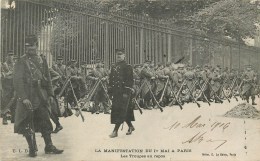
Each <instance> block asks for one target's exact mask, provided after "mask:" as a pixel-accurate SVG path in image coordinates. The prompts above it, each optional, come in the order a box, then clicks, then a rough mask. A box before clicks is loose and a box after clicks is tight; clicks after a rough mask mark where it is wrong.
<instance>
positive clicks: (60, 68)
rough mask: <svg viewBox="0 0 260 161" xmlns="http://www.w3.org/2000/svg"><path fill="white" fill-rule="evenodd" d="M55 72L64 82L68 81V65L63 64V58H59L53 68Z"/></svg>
mask: <svg viewBox="0 0 260 161" xmlns="http://www.w3.org/2000/svg"><path fill="white" fill-rule="evenodd" d="M52 68H53V70H54V71H55V72H57V73H59V75H60V76H61V78H62V80H65V79H66V77H67V76H66V65H64V64H63V58H62V56H57V61H56V64H54V65H53V66H52Z"/></svg>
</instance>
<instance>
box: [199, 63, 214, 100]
mask: <svg viewBox="0 0 260 161" xmlns="http://www.w3.org/2000/svg"><path fill="white" fill-rule="evenodd" d="M210 73H211V72H210V69H209V67H208V65H204V68H203V70H202V71H201V73H200V75H201V82H200V83H201V84H204V83H205V87H204V89H203V90H204V94H205V96H206V97H207V99H208V101H210V102H212V100H211V99H210V87H209V84H208V83H207V82H209V81H210V80H209V75H210ZM203 101H204V102H206V100H205V99H203Z"/></svg>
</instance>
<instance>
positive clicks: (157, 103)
mask: <svg viewBox="0 0 260 161" xmlns="http://www.w3.org/2000/svg"><path fill="white" fill-rule="evenodd" d="M145 83H146V85H147V87H148V89H149V91H150V92H151V95H152V97H153V99H154V101H155V103H156V105H157V106H158V108H159V109H160V110H161V112H163V109H162V107H161V106H160V104H159V102H158V101H157V100H156V98H155V96H154V94H153V92H152V90H151V88H150V86H149V84H148V83H147V82H146V81H145Z"/></svg>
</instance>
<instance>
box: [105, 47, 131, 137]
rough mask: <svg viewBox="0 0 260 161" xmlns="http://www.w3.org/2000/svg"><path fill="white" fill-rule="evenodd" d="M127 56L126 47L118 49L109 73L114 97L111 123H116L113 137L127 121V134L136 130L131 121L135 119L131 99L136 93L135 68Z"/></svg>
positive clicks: (110, 87)
mask: <svg viewBox="0 0 260 161" xmlns="http://www.w3.org/2000/svg"><path fill="white" fill-rule="evenodd" d="M125 57H126V55H125V51H124V49H117V50H116V64H115V65H113V66H112V68H111V73H110V74H109V88H108V93H109V96H110V97H111V98H112V109H111V124H115V128H114V130H113V132H112V134H111V135H110V137H111V138H114V137H117V136H118V129H119V127H120V125H121V124H122V123H123V122H126V123H127V125H128V127H129V129H128V132H127V133H126V135H130V134H132V131H134V130H135V128H134V126H133V125H132V123H131V121H135V118H134V110H133V104H132V101H131V99H132V96H133V93H134V89H133V84H134V79H133V68H132V66H131V65H129V64H127V63H126V61H125Z"/></svg>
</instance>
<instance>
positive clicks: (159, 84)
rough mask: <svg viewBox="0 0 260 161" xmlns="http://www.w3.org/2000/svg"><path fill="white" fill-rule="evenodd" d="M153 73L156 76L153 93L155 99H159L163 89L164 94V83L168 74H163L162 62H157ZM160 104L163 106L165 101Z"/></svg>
mask: <svg viewBox="0 0 260 161" xmlns="http://www.w3.org/2000/svg"><path fill="white" fill-rule="evenodd" d="M155 74H156V76H157V79H156V91H155V92H154V93H155V97H156V99H157V100H158V101H159V100H160V98H161V97H162V95H163V91H164V96H165V90H164V87H165V85H166V81H167V79H168V78H169V76H168V75H165V73H164V65H163V63H158V68H157V70H156V71H155ZM164 96H163V97H164ZM161 105H162V106H165V103H161Z"/></svg>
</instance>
